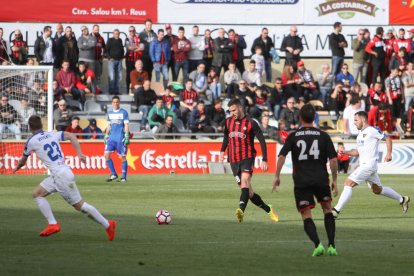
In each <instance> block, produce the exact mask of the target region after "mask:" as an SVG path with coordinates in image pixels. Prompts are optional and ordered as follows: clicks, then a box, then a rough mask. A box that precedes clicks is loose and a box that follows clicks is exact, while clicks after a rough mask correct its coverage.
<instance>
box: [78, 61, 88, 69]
mask: <svg viewBox="0 0 414 276" xmlns="http://www.w3.org/2000/svg"><path fill="white" fill-rule="evenodd" d="M81 65H85V67H88V66H87V65H86V62H84V61H82V60H81V61H79V62H78V68H79V66H81Z"/></svg>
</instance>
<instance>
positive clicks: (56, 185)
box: [13, 115, 116, 240]
mask: <svg viewBox="0 0 414 276" xmlns="http://www.w3.org/2000/svg"><path fill="white" fill-rule="evenodd" d="M29 128H30V131H31V132H32V133H33V135H32V136H31V137H30V138H29V139H28V140H27V142H26V144H25V147H24V152H23V156H22V157H21V159H20V160H19V164H18V165H17V167H16V168H15V169H13V172H14V173H15V172H17V171H18V170H19V169H20V168H22V167H23V166H24V165H25V164H26V162H27V159H28V157H29V156H30V154H31V153H32V152H34V153H36V155H37V156H38V158H39V159H40V160H42V162H43V163H44V165H45V166H46V168H48V169H49V170H50V176H48V177H47V178H46V179H45V180H43V181H42V182H41V183H40V185H39V186H38V187H37V188H36V189H35V190H34V192H33V197H34V199H35V201H36V203H37V205H38V207H39V209H40V212H41V213H42V214H43V216H44V217H45V218H46V219H47V221H48V223H49V225H48V227H47V228H46V229H44V230H43V231H42V232H40V236H43V237H45V236H50V235H52V234H55V233H57V232H59V231H60V224H59V223H58V222H57V221H56V219H55V216H54V215H53V212H52V208H51V207H50V205H49V202H48V201H47V200H46V196H48V195H49V194H52V193H55V192H59V193H60V195H61V196H62V197H63V199H64V200H65V201H66V202H67V203H69V204H70V205H72V206H73V207H74V208H75V209H76V210H78V211H81V212H82V213H85V214H87V215H88V216H89V217H90V218H92V219H93V220H95V221H96V222H98V223H99V224H101V225H102V226H103V227H104V228H105V229H106V233H107V235H108V239H109V240H113V239H114V236H115V227H116V222H115V221H113V220H109V221H108V220H107V219H106V218H105V217H103V216H102V215H101V213H100V212H99V211H98V210H97V209H96V208H95V207H93V206H92V205H90V204H88V203H86V202H85V201H83V200H82V198H81V195H80V193H79V190H78V188H77V186H76V183H75V177H74V175H73V172H72V170H71V168H70V167H69V166H68V165H66V163H65V157H64V156H63V152H62V149H61V147H60V145H59V141H64V140H69V141H70V142H71V143H72V145H73V146H74V148H75V149H76V152H77V154H78V158H79V159H80V160H81V162H84V161H85V156H84V155H83V154H82V151H81V148H80V145H79V142H78V140H77V139H76V137H75V136H74V135H73V134H71V133H68V132H63V131H59V132H46V131H44V130H42V121H41V119H40V117H39V116H36V115H34V116H31V117H30V118H29Z"/></svg>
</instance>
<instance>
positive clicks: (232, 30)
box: [227, 29, 235, 33]
mask: <svg viewBox="0 0 414 276" xmlns="http://www.w3.org/2000/svg"><path fill="white" fill-rule="evenodd" d="M231 32H233V33H234V32H235V31H234V29H229V30H228V31H227V33H231Z"/></svg>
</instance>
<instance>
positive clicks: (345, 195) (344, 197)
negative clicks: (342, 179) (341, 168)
mask: <svg viewBox="0 0 414 276" xmlns="http://www.w3.org/2000/svg"><path fill="white" fill-rule="evenodd" d="M351 196H352V187H350V186H344V190H343V191H342V193H341V196H340V197H339V200H338V203H337V204H336V206H335V207H334V208H335V209H336V210H337V211H339V212H340V211H341V210H342V208H344V206H345V204H346V203H347V202H348V200H350V199H351Z"/></svg>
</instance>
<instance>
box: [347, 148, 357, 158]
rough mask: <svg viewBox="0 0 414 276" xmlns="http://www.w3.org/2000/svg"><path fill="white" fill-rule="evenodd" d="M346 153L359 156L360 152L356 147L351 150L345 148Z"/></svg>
mask: <svg viewBox="0 0 414 276" xmlns="http://www.w3.org/2000/svg"><path fill="white" fill-rule="evenodd" d="M344 154H346V155H349V156H355V157H356V156H359V152H358V150H356V149H351V150H345V151H344Z"/></svg>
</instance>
